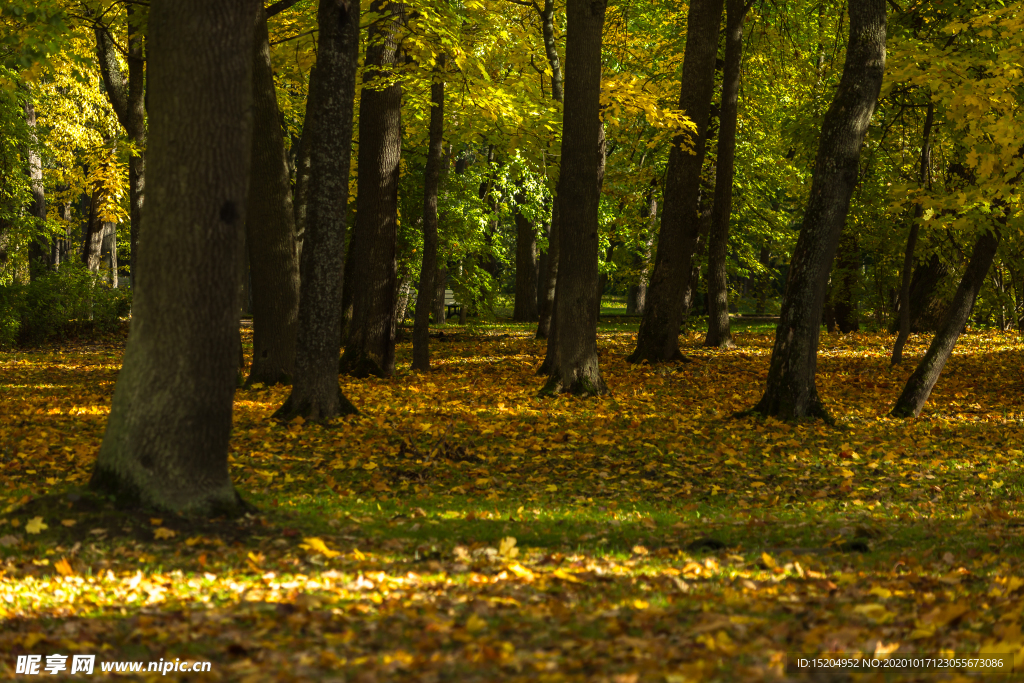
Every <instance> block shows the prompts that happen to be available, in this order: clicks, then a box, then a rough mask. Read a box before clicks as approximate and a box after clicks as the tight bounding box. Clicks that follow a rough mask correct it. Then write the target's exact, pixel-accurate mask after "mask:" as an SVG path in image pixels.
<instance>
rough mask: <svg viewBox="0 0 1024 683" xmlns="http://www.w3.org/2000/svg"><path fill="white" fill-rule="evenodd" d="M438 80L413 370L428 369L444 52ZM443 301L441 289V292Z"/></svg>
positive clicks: (427, 171) (426, 177) (425, 197)
mask: <svg viewBox="0 0 1024 683" xmlns="http://www.w3.org/2000/svg"><path fill="white" fill-rule="evenodd" d="M435 71H436V72H438V73H437V74H435V77H436V78H437V80H436V81H435V82H434V83H432V84H431V85H430V128H429V145H428V149H427V167H426V169H425V170H424V172H423V262H422V264H421V266H420V287H419V291H418V292H417V295H416V321H415V324H414V326H413V332H412V369H413V370H420V371H424V372H425V371H427V370H430V309H431V305H432V304H433V303H434V295H435V292H434V289H435V287H434V280H435V279H436V276H437V190H438V186H439V185H440V183H441V162H442V160H443V159H442V155H443V154H444V55H441V56H440V57H438V59H437V65H436V66H435ZM441 297H442V299H441V303H442V304H443V303H444V292H443V291H442V293H441Z"/></svg>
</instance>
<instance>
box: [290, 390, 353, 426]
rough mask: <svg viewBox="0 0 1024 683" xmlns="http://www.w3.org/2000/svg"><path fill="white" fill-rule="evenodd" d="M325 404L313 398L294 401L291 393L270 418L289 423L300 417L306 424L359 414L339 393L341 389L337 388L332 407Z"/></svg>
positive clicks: (293, 395) (293, 394)
mask: <svg viewBox="0 0 1024 683" xmlns="http://www.w3.org/2000/svg"><path fill="white" fill-rule="evenodd" d="M325 403H326V402H324V401H319V400H317V399H315V398H299V399H296V398H295V393H294V391H293V392H292V395H291V396H289V397H288V400H287V401H285V402H284V405H283V406H281V407H280V408H278V409H277V410H276V411H275V412H274V414H273V415H271V418H272V419H274V420H281V421H284V422H291V421H292V420H294V419H295V418H297V417H301V418H302V419H303V420H305V421H306V422H326V421H328V420H331V419H334V418H336V417H345V416H346V415H358V414H359V409H358V408H356V407H355V406H354V405H353V404H352V402H351V401H349V400H348V398H346V397H345V394H343V393H342V392H341V387H338V396H337V399H336V400H335V401H334V405H325Z"/></svg>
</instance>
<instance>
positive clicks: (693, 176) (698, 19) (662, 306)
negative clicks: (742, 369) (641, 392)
mask: <svg viewBox="0 0 1024 683" xmlns="http://www.w3.org/2000/svg"><path fill="white" fill-rule="evenodd" d="M722 2H723V0H693V1H692V2H691V3H690V7H689V10H688V14H687V29H686V53H685V56H684V58H683V73H682V92H681V94H680V96H679V108H680V109H683V110H684V111H686V114H687V116H689V117H690V119H691V120H692V121H693V123H694V124H695V125H696V131H695V132H694V133H693V136H692V137H688V136H679V137H677V138H676V140H674V141H673V145H672V151H671V152H670V153H669V161H668V173H667V174H666V177H665V200H664V204H665V205H664V207H663V209H662V214H661V233H660V235H659V237H658V251H657V254H656V255H655V259H654V273H653V274H652V276H651V284H650V287H649V289H648V292H647V303H646V307H645V310H644V317H643V320H642V321H641V322H640V331H639V334H638V335H637V342H636V349H635V350H634V351H633V353H632V355H630V356H629V361H630V362H631V363H639V362H641V361H644V360H646V361H648V362H650V363H657V362H662V361H672V360H681V359H682V354H681V353H680V351H679V325H680V322H681V318H682V310H681V306H680V302H681V301H682V300H683V297H684V294H685V290H686V285H687V280H688V279H689V277H690V271H691V268H692V258H693V253H694V244H695V243H696V241H697V236H698V233H699V231H700V224H699V219H698V216H697V204H698V198H699V195H700V172H701V167H702V166H703V165H704V151H705V146H706V141H707V126H708V115H709V113H710V109H711V96H712V93H713V91H714V83H715V58H716V57H717V55H718V29H719V24H720V23H721V18H722ZM680 144H686V145H689V146H690V147H691V148H692V150H693V152H694V153H693V154H688V153H686V152H684V151H682V150H681V149H680V148H679V145H680Z"/></svg>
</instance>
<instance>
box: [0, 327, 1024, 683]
mask: <svg viewBox="0 0 1024 683" xmlns="http://www.w3.org/2000/svg"><path fill="white" fill-rule="evenodd" d="M635 330H636V325H635V322H634V323H633V324H632V325H631V326H630V325H625V324H620V325H615V324H606V325H602V332H601V334H600V340H599V348H600V355H601V365H602V371H603V373H604V377H605V380H606V381H607V383H608V386H609V387H610V388H611V393H610V394H608V395H607V396H604V397H601V398H597V399H577V398H569V397H566V398H556V399H548V398H544V399H542V398H538V397H537V392H538V390H539V389H540V387H541V384H542V381H541V379H540V378H538V377H537V375H536V374H535V372H536V368H537V367H538V365H539V363H540V361H541V359H542V357H543V353H544V344H543V342H538V341H535V340H534V339H533V335H532V333H531V331H530V330H529V329H528V328H527V327H526V326H519V327H516V326H504V327H486V326H477V327H475V328H473V329H462V328H449V329H446V330H445V332H444V336H443V337H440V338H435V339H432V340H431V341H432V344H433V347H432V353H433V358H434V370H433V371H432V372H430V373H429V374H413V373H411V372H410V371H409V370H408V362H409V359H410V355H411V348H410V344H409V343H408V341H406V342H403V343H401V344H400V348H399V363H398V365H399V368H400V370H399V372H398V374H397V376H395V377H394V378H392V379H387V380H381V379H375V378H372V379H368V380H352V379H348V378H343V382H342V384H343V389H344V391H345V393H346V395H347V396H348V397H349V398H350V399H351V400H352V401H353V402H354V403H355V404H356V405H357V406H358V407H360V409H361V410H362V414H361V415H359V416H353V417H350V418H347V419H344V420H340V421H338V423H337V424H334V425H328V426H320V425H311V424H302V423H301V420H298V421H295V422H292V423H290V424H278V423H275V422H272V421H271V420H270V419H269V417H270V414H271V413H272V412H273V410H274V409H275V408H276V407H278V406H280V405H281V403H282V402H283V401H284V399H285V397H286V396H287V393H288V389H287V388H282V387H270V388H268V387H254V388H252V389H249V390H240V391H239V392H238V394H237V400H236V404H235V409H236V410H235V427H234V433H233V437H232V441H231V451H232V453H231V468H232V474H233V477H234V480H235V482H236V484H237V486H238V488H239V490H240V491H241V493H242V495H243V497H245V498H246V499H247V500H249V501H250V502H252V503H253V504H254V505H255V506H256V507H257V508H258V512H255V513H253V514H250V515H249V516H247V517H244V518H241V519H237V520H214V521H212V522H201V523H198V522H188V521H185V520H181V519H175V518H172V517H170V516H167V515H156V514H137V513H126V512H122V511H119V510H115V509H113V508H112V507H111V506H110V505H109V504H107V503H105V502H104V501H103V500H102V499H97V498H95V497H93V496H91V495H89V494H88V493H86V492H83V491H82V489H81V487H82V486H84V485H85V484H86V482H87V481H88V477H89V474H90V471H91V468H92V463H93V459H94V458H95V456H96V452H97V449H98V447H99V444H100V441H101V438H102V435H103V428H104V425H105V422H106V419H107V413H108V410H109V406H110V399H111V395H112V392H113V388H114V382H115V380H116V377H117V372H118V368H119V366H120V362H121V357H122V352H123V338H116V339H115V338H111V339H109V340H106V341H101V342H92V343H90V344H89V345H66V346H64V347H62V348H50V349H43V350H37V351H21V352H13V353H5V354H0V405H2V409H0V473H2V476H0V481H2V482H3V490H2V491H0V620H2V621H0V652H2V653H3V654H2V655H0V677H16V675H15V667H16V661H17V657H18V655H42V667H45V665H46V662H47V659H46V657H47V656H48V655H53V654H62V655H75V654H95V655H97V657H96V665H95V666H96V668H95V671H96V674H95V677H96V678H98V679H104V678H120V677H123V676H124V674H119V675H117V676H115V675H114V674H104V673H102V672H101V664H104V663H105V664H108V665H109V664H110V663H111V662H116V661H138V662H143V663H144V664H143V669H145V667H146V666H147V664H146V663H148V662H150V661H158V660H161V659H163V660H172V661H173V660H178V659H180V660H182V661H185V660H203V661H209V662H211V671H210V672H209V673H203V674H199V675H194V676H192V677H189V678H188V679H189V680H201V681H206V680H211V681H212V680H231V681H235V680H242V681H263V680H268V681H269V680H296V681H314V680H319V681H350V682H359V683H374V682H381V683H383V682H384V681H422V682H424V683H426V682H438V683H440V682H444V681H460V682H461V681H467V682H468V681H524V682H525V681H607V682H608V683H637V682H641V681H657V682H659V683H661V682H667V683H684V682H689V681H759V680H769V681H770V680H814V681H826V680H827V681H841V680H929V681H931V680H951V681H957V680H960V681H963V680H1004V679H1006V680H1010V679H1013V678H1014V676H1021V673H1020V672H1021V671H1022V670H1024V635H1022V633H1021V625H1022V621H1024V552H1022V550H1024V542H1022V530H1021V528H1020V527H1021V526H1022V525H1024V508H1022V505H1021V498H1022V490H1024V489H1022V487H1024V479H1022V477H1021V472H1022V463H1024V392H1022V391H1021V388H1022V386H1024V344H1022V343H1021V341H1020V339H1019V338H1018V337H1017V336H1016V335H1015V334H1001V333H984V332H972V333H969V334H967V335H966V336H965V337H963V338H962V340H961V343H960V345H959V346H958V348H957V350H956V352H955V355H954V357H953V359H952V360H951V361H950V364H949V366H948V367H947V368H946V371H945V372H944V373H943V376H942V378H941V379H940V381H939V383H938V385H937V386H936V389H935V392H934V393H933V395H932V398H931V400H930V401H929V403H928V404H927V406H926V408H925V412H924V414H923V416H922V417H920V418H917V419H913V420H893V419H889V418H887V417H886V414H887V411H888V409H889V408H890V407H891V405H892V402H893V401H894V399H895V397H896V395H897V394H898V393H899V390H900V389H901V387H902V384H903V382H904V381H905V379H906V378H907V376H908V375H909V373H910V371H911V370H912V369H913V364H914V363H915V362H916V361H917V359H919V358H920V357H921V355H922V354H923V352H924V349H925V344H926V343H927V342H928V339H927V338H925V337H922V336H915V337H912V339H911V343H910V344H909V345H908V348H907V351H906V354H907V356H908V364H907V365H906V366H905V367H903V368H898V369H890V367H889V364H888V356H887V352H888V349H889V347H890V345H891V343H892V338H891V337H889V336H884V335H874V334H852V335H845V336H841V337H840V336H831V335H822V348H821V351H820V354H819V361H818V388H819V391H820V392H821V394H822V396H823V397H824V398H825V400H826V402H827V404H828V406H829V409H830V410H831V411H832V414H833V415H834V416H835V418H836V425H835V426H828V425H825V424H823V423H821V422H808V423H801V424H783V423H780V422H777V421H774V420H764V419H759V418H752V417H744V418H735V417H734V413H735V412H736V411H740V410H742V409H745V408H749V407H750V406H751V405H753V404H754V402H755V401H756V400H757V399H758V397H759V395H760V392H761V391H762V389H763V386H764V382H765V377H766V372H767V367H768V358H769V354H770V351H771V340H772V335H771V334H770V333H766V332H763V331H756V332H749V331H748V332H744V331H743V330H740V331H739V332H738V333H737V335H736V341H737V343H738V348H736V349H734V350H731V351H727V352H722V351H713V350H706V349H702V348H700V346H699V343H700V337H699V336H697V335H696V334H690V335H688V336H686V337H685V339H684V345H685V347H686V348H685V351H686V352H687V353H688V354H689V355H690V357H691V358H692V362H690V363H685V364H675V365H667V366H664V367H649V366H631V365H630V364H629V363H627V362H626V361H625V356H626V354H627V353H628V352H629V351H630V350H631V345H632V343H633V340H634V339H635ZM247 333H248V331H247ZM827 652H831V653H864V654H866V655H868V656H870V657H877V658H878V659H879V660H884V658H885V657H886V656H887V655H888V656H890V659H889V663H890V664H893V663H895V664H896V665H899V664H900V663H901V662H903V661H905V660H903V659H902V657H903V655H905V654H907V653H917V654H916V655H915V656H916V658H917V660H918V661H917V662H916V663H918V664H922V663H924V664H927V663H928V662H929V661H931V660H932V659H936V660H938V658H943V657H952V656H953V655H956V656H957V657H961V658H963V657H964V656H966V655H973V656H975V657H978V656H984V658H985V659H990V660H996V661H997V662H998V664H1000V665H1002V667H1003V668H1002V670H1003V671H1006V672H1007V673H1006V674H1004V675H999V674H996V673H992V672H993V671H998V670H999V667H998V666H996V667H994V668H991V667H990V668H989V669H988V670H987V673H983V674H980V677H979V674H978V673H971V672H969V671H968V669H970V666H971V662H970V661H964V662H953V664H954V665H957V664H959V665H960V666H954V668H946V669H943V670H941V671H938V670H931V671H926V670H924V669H923V668H921V667H918V668H916V669H907V668H899V667H898V666H897V667H892V668H886V669H882V668H878V669H867V668H860V669H858V670H857V671H859V673H855V674H853V675H852V676H851V674H849V673H838V672H829V673H823V672H821V671H817V672H811V671H809V670H807V669H801V668H799V667H798V666H797V660H798V659H799V656H800V655H804V657H805V658H807V659H813V658H812V657H810V655H812V654H816V653H827ZM999 655H1002V657H999ZM67 661H68V670H70V663H71V659H70V657H69V659H68V660H67ZM861 663H863V662H861ZM882 663H884V662H882ZM914 663H915V662H914V661H913V658H910V664H914ZM1014 664H1015V665H1016V671H1017V674H1011V673H1008V672H1009V669H1010V667H1011V666H1012V665H1014ZM42 667H41V668H42ZM64 673H67V671H65V672H64ZM141 676H142V677H143V678H145V674H142V675H141ZM149 677H150V678H156V677H157V675H156V674H149ZM184 677H185V675H184V674H182V673H180V672H178V673H175V672H173V671H172V672H171V679H172V680H173V679H182V678H184Z"/></svg>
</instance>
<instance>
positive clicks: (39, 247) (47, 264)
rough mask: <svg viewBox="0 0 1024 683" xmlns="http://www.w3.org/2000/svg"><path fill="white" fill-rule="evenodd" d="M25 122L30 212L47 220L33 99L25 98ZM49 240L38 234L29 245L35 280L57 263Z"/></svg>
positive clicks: (31, 275) (31, 266)
mask: <svg viewBox="0 0 1024 683" xmlns="http://www.w3.org/2000/svg"><path fill="white" fill-rule="evenodd" d="M24 110H25V123H26V125H28V130H29V145H28V150H27V152H28V154H27V156H28V183H29V187H30V189H31V190H32V206H31V208H30V209H29V212H30V213H31V214H32V215H33V216H35V217H36V218H38V219H39V220H40V221H45V220H46V190H45V188H44V187H43V163H42V160H41V159H40V158H39V150H38V149H37V148H36V145H37V144H38V140H37V138H36V108H35V105H34V104H33V103H32V100H31V99H28V98H25V103H24ZM46 242H47V240H46V239H45V238H43V237H42V236H36V237H35V238H34V239H33V240H32V243H31V244H30V245H29V253H28V256H29V278H30V279H32V280H35V279H36V278H39V277H42V276H43V274H44V273H46V271H47V270H48V269H50V270H55V269H56V268H57V264H56V263H55V262H54V260H53V258H52V256H51V253H52V252H53V250H52V248H50V245H49V244H47V243H46Z"/></svg>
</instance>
